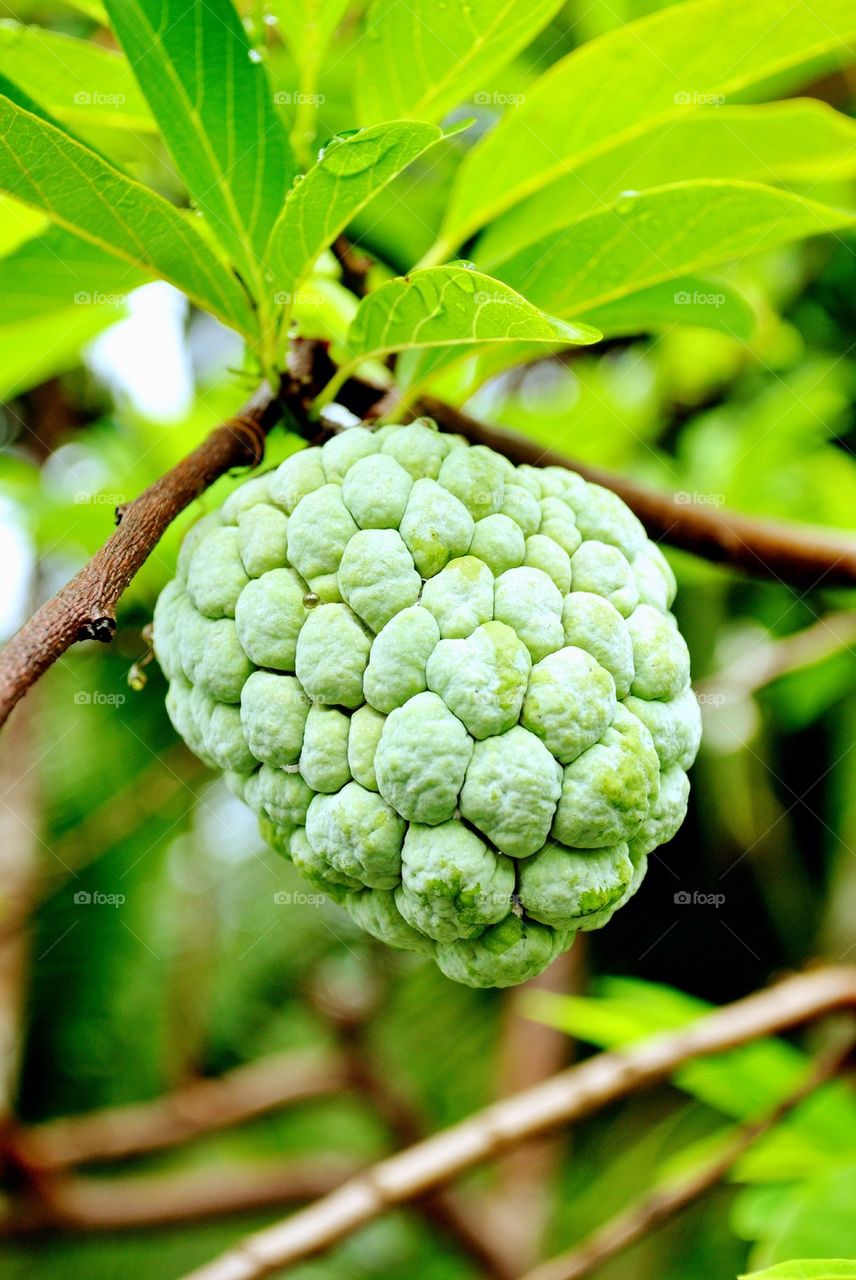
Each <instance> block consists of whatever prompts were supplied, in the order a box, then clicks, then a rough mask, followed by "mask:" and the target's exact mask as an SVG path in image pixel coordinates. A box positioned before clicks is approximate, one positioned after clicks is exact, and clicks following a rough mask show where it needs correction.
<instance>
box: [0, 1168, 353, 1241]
mask: <svg viewBox="0 0 856 1280" xmlns="http://www.w3.org/2000/svg"><path fill="white" fill-rule="evenodd" d="M356 1167H357V1165H356V1163H355V1161H353V1160H352V1159H349V1158H347V1157H345V1156H342V1155H336V1154H333V1153H330V1154H326V1155H318V1156H312V1157H311V1158H295V1159H292V1160H287V1161H280V1162H273V1161H259V1162H255V1163H247V1162H243V1161H241V1162H238V1161H232V1162H229V1163H228V1164H225V1165H223V1164H220V1165H218V1166H217V1167H216V1168H209V1169H193V1170H186V1171H185V1170H182V1171H181V1172H175V1173H173V1172H171V1173H161V1174H137V1175H134V1176H129V1177H123V1178H91V1177H78V1176H76V1175H67V1174H62V1175H60V1176H58V1177H46V1178H44V1179H42V1180H40V1181H39V1182H38V1183H37V1184H35V1185H34V1187H33V1191H32V1192H31V1193H30V1194H29V1195H28V1196H26V1197H25V1198H24V1199H23V1200H15V1201H13V1202H12V1209H11V1211H10V1212H9V1213H8V1214H6V1213H4V1214H3V1215H0V1238H3V1237H5V1236H19V1235H30V1234H32V1233H38V1234H41V1233H43V1232H44V1231H46V1230H51V1231H69V1230H71V1231H76V1232H77V1231H87V1232H89V1231H96V1232H97V1231H119V1230H133V1229H140V1228H145V1227H161V1226H167V1225H169V1224H170V1223H175V1222H192V1221H196V1220H199V1219H204V1218H215V1217H226V1216H228V1215H230V1214H236V1213H245V1212H248V1211H250V1210H253V1209H264V1208H271V1207H278V1208H282V1207H285V1206H287V1205H293V1204H305V1203H306V1201H307V1200H312V1199H314V1198H315V1197H316V1196H322V1195H325V1194H326V1193H327V1192H329V1191H331V1190H332V1189H334V1188H335V1187H337V1186H340V1185H341V1183H342V1181H343V1179H345V1178H347V1177H349V1176H351V1175H352V1174H353V1173H354V1171H355V1168H356Z"/></svg>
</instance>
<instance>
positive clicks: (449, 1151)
mask: <svg viewBox="0 0 856 1280" xmlns="http://www.w3.org/2000/svg"><path fill="white" fill-rule="evenodd" d="M853 1008H856V967H843V966H842V967H829V968H823V969H818V970H816V971H814V972H809V973H805V974H801V975H799V976H796V977H792V978H789V979H787V980H785V981H783V982H780V983H779V984H777V985H776V986H774V987H771V988H770V989H769V990H766V991H762V992H758V993H755V994H754V995H751V996H748V997H746V998H745V999H743V1000H739V1001H737V1002H736V1003H735V1004H732V1005H727V1006H725V1007H724V1008H722V1009H719V1010H717V1011H715V1012H713V1013H710V1014H708V1015H706V1016H705V1017H703V1018H700V1019H698V1021H696V1022H694V1023H693V1024H692V1025H691V1026H689V1027H686V1028H684V1029H682V1030H681V1031H678V1032H676V1033H674V1034H670V1035H660V1036H656V1037H653V1038H651V1039H649V1040H646V1041H644V1042H642V1043H640V1044H637V1045H633V1046H631V1047H630V1048H628V1049H627V1050H626V1051H625V1052H623V1053H605V1054H599V1055H597V1056H596V1057H594V1058H590V1059H589V1060H588V1061H586V1062H584V1063H582V1064H580V1065H579V1066H574V1067H570V1068H568V1070H566V1071H562V1072H559V1073H558V1074H557V1075H555V1076H552V1077H551V1078H550V1079H549V1080H546V1081H544V1082H543V1083H542V1084H539V1085H536V1086H535V1087H534V1088H531V1089H527V1090H525V1091H524V1092H522V1093H517V1094H515V1095H513V1096H512V1097H510V1098H506V1099H504V1100H503V1101H501V1102H497V1103H494V1104H493V1105H492V1106H490V1107H488V1108H487V1109H486V1110H484V1111H481V1112H478V1113H477V1114H475V1115H473V1116H470V1117H469V1118H468V1119H466V1120H464V1121H463V1122H462V1123H460V1124H457V1125H454V1126H453V1127H452V1128H450V1129H446V1130H444V1131H442V1132H441V1133H437V1134H435V1135H434V1136H433V1137H430V1138H428V1139H427V1140H425V1141H424V1142H420V1143H417V1144H416V1145H415V1146H411V1147H410V1148H409V1149H407V1150H404V1151H401V1152H399V1154H397V1155H395V1156H392V1157H390V1158H389V1159H387V1160H383V1161H381V1163H380V1164H377V1165H375V1166H374V1168H372V1169H370V1170H368V1171H367V1172H365V1173H362V1174H359V1175H357V1177H355V1178H352V1179H351V1180H350V1181H348V1182H346V1183H345V1184H344V1185H343V1186H342V1187H340V1188H339V1189H338V1190H336V1191H334V1192H332V1193H331V1194H330V1195H328V1196H326V1197H324V1199H322V1200H319V1201H318V1202H317V1203H315V1204H313V1205H310V1206H309V1207H308V1208H307V1209H304V1210H302V1211H300V1212H298V1213H296V1214H294V1215H293V1216H292V1217H291V1218H288V1219H286V1220H285V1221H284V1222H280V1223H277V1224H276V1225H274V1226H272V1227H269V1228H267V1229H266V1230H264V1231H261V1232H258V1233H257V1234H255V1235H252V1236H249V1237H248V1238H247V1239H245V1240H244V1241H243V1242H242V1243H241V1244H239V1245H238V1246H237V1247H236V1248H234V1249H229V1250H228V1251H227V1252H226V1253H224V1254H222V1255H221V1256H220V1257H219V1258H217V1259H215V1260H214V1261H213V1262H211V1263H209V1264H208V1265H207V1266H203V1267H201V1268H199V1269H198V1270H197V1271H194V1272H193V1273H192V1275H191V1276H188V1277H186V1280H257V1277H261V1276H266V1275H270V1274H271V1273H272V1272H274V1271H279V1270H281V1269H285V1268H288V1267H291V1266H293V1265H294V1264H295V1263H297V1262H301V1261H303V1260H304V1259H306V1258H309V1257H312V1256H314V1255H316V1254H318V1253H321V1252H323V1251H324V1250H325V1249H328V1248H330V1247H331V1246H332V1245H334V1244H336V1243H338V1241H340V1240H343V1239H344V1238H345V1237H346V1236H348V1235H350V1234H352V1233H353V1232H355V1231H357V1230H359V1229H360V1228H361V1227H364V1226H366V1225H367V1224H368V1223H370V1222H372V1221H374V1220H375V1219H376V1218H378V1217H380V1216H381V1215H382V1214H384V1213H385V1212H387V1210H389V1209H391V1208H393V1207H394V1206H396V1205H400V1204H403V1203H405V1202H407V1201H410V1200H414V1199H416V1198H418V1197H421V1196H424V1195H426V1194H427V1193H428V1192H431V1191H433V1190H435V1189H436V1188H437V1187H440V1186H443V1185H445V1184H447V1183H448V1182H450V1181H452V1180H453V1179H455V1178H457V1177H459V1176H460V1175H461V1174H463V1173H465V1172H467V1171H468V1170H470V1169H472V1168H474V1167H475V1166H477V1165H480V1164H483V1163H485V1162H486V1161H488V1160H492V1159H495V1158H496V1157H497V1156H498V1155H501V1154H502V1153H503V1152H505V1151H508V1150H510V1149H511V1148H513V1147H515V1146H517V1145H518V1144H519V1143H521V1142H524V1141H526V1140H527V1139H529V1138H532V1137H535V1136H537V1135H539V1134H545V1133H549V1132H551V1131H553V1130H555V1129H557V1128H558V1127H559V1126H560V1125H567V1124H571V1123H574V1122H576V1121H578V1120H580V1119H581V1118H582V1117H584V1116H588V1115H591V1114H592V1113H593V1112H595V1111H597V1110H599V1109H600V1108H601V1107H603V1106H605V1105H606V1104H607V1103H610V1102H613V1101H615V1100H616V1099H617V1098H621V1097H625V1096H626V1095H627V1094H630V1093H634V1092H636V1091H637V1090H639V1089H643V1088H645V1087H649V1086H651V1085H654V1084H657V1083H658V1082H660V1081H663V1080H665V1079H667V1078H668V1077H669V1076H670V1075H671V1074H672V1073H673V1072H674V1071H675V1070H676V1069H677V1068H678V1067H680V1066H682V1065H683V1064H684V1063H686V1062H688V1061H691V1060H692V1059H695V1058H699V1057H703V1056H705V1055H707V1054H712V1053H722V1052H723V1051H725V1050H727V1049H733V1048H736V1047H737V1046H739V1045H742V1044H747V1043H749V1042H751V1041H753V1040H757V1039H759V1038H760V1037H762V1036H765V1035H771V1034H775V1033H777V1032H781V1031H784V1030H786V1029H788V1028H790V1027H794V1026H797V1025H800V1024H803V1023H805V1022H808V1021H813V1020H815V1019H817V1018H821V1017H823V1016H824V1015H826V1014H829V1013H831V1012H834V1011H836V1010H841V1009H853Z"/></svg>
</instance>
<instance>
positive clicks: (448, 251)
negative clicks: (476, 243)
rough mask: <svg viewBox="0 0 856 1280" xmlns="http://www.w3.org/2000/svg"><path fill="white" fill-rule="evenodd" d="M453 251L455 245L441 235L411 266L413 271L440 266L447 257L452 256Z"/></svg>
mask: <svg viewBox="0 0 856 1280" xmlns="http://www.w3.org/2000/svg"><path fill="white" fill-rule="evenodd" d="M454 252H455V246H454V245H453V244H450V243H449V241H448V240H444V239H443V238H442V236H441V237H440V238H439V239H438V240H435V241H434V243H433V244H432V246H431V248H430V249H429V250H428V251H427V252H426V253H424V254H423V255H422V257H421V258H420V259H419V261H418V262H417V264H416V266H415V267H414V268H413V270H414V271H423V270H424V269H425V268H426V267H440V266H442V265H443V263H444V262H446V261H447V259H449V258H451V257H452V254H453V253H454Z"/></svg>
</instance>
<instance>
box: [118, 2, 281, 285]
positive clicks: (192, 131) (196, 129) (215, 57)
mask: <svg viewBox="0 0 856 1280" xmlns="http://www.w3.org/2000/svg"><path fill="white" fill-rule="evenodd" d="M107 11H108V13H109V15H110V21H111V24H112V26H113V29H114V30H115V32H116V35H117V36H118V38H119V40H120V42H121V44H122V46H123V48H124V49H125V52H126V53H127V55H128V58H129V61H130V63H131V66H132V67H133V70H134V74H135V75H136V77H137V79H138V80H139V82H140V86H141V88H142V90H143V93H144V94H145V95H146V98H147V99H148V102H149V106H150V107H151V110H152V114H153V115H154V117H155V119H156V120H157V122H158V125H159V126H160V129H161V132H162V133H163V136H164V139H165V140H166V144H167V146H168V147H169V150H170V153H171V154H172V158H173V160H174V161H175V165H176V168H177V169H178V171H179V173H180V175H181V177H182V179H183V180H184V182H185V184H186V186H187V189H188V191H189V192H190V195H191V197H192V199H193V200H194V202H195V204H196V205H197V206H198V208H199V209H201V210H202V211H203V213H204V214H205V215H206V217H207V218H208V220H209V222H210V224H211V229H212V231H213V232H214V234H215V235H216V236H217V238H218V239H219V240H220V242H221V243H222V244H223V246H224V247H225V248H226V249H227V251H228V252H229V254H230V256H231V258H232V260H233V261H234V262H235V263H236V265H238V266H239V267H240V268H241V269H242V270H243V271H244V272H245V273H246V275H247V277H248V281H249V279H251V278H256V279H257V278H258V266H257V256H258V255H261V254H262V252H263V251H264V248H265V245H266V244H267V240H268V237H269V235H270V231H271V227H272V226H273V224H274V221H275V219H276V217H277V214H278V213H279V210H280V207H281V205H282V201H283V199H284V198H285V193H286V191H287V189H288V185H289V183H290V181H291V178H292V175H293V165H292V161H291V157H290V155H289V154H288V151H287V142H286V139H285V135H284V133H283V130H282V126H281V124H280V121H279V117H278V115H277V113H276V109H275V107H274V101H273V94H272V91H271V88H270V85H269V84H268V80H267V75H266V74H265V70H264V67H263V66H261V65H260V64H259V63H258V62H257V61H255V60H254V56H253V55H254V51H253V50H252V49H251V47H250V44H249V41H248V39H247V36H246V33H245V31H244V28H243V27H242V25H241V22H240V20H239V18H238V15H237V13H236V12H235V9H234V7H233V6H232V4H231V3H230V0H205V3H202V0H194V3H191V4H188V3H187V2H186V0H108V3H107ZM255 57H256V58H257V57H258V55H255Z"/></svg>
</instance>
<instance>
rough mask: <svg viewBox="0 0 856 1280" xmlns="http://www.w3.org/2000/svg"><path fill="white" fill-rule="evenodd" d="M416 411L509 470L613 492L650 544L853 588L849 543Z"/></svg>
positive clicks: (447, 415)
mask: <svg viewBox="0 0 856 1280" xmlns="http://www.w3.org/2000/svg"><path fill="white" fill-rule="evenodd" d="M420 408H421V409H423V410H424V412H425V413H427V414H430V416H431V417H432V418H435V419H436V421H437V422H438V423H439V424H440V425H441V426H443V427H445V428H446V429H447V430H449V431H456V432H459V433H460V434H461V435H463V436H466V438H467V439H468V440H471V441H472V442H473V443H474V444H486V445H489V446H490V448H492V449H496V451H497V452H498V453H503V454H505V456H506V457H507V458H510V459H511V461H512V462H514V463H521V462H528V463H530V464H531V465H533V466H541V467H547V466H558V467H568V468H570V469H571V470H573V471H578V472H579V474H580V475H581V476H584V477H585V478H586V479H587V480H592V481H594V482H595V483H596V484H601V485H603V486H604V487H605V488H607V489H612V490H613V492H614V493H617V494H618V496H619V497H620V498H623V499H624V501H625V502H626V503H627V505H628V507H630V509H631V510H632V511H635V512H636V515H637V516H638V517H639V519H640V520H641V521H642V523H643V525H644V526H645V528H646V530H647V531H648V533H649V535H650V536H651V537H652V538H654V539H662V540H663V541H664V542H667V543H669V545H670V546H673V547H680V548H681V549H682V550H683V551H690V552H692V554H693V555H696V556H701V557H702V558H703V559H705V560H710V561H712V562H713V563H714V564H727V565H730V566H731V568H733V569H739V570H741V571H742V572H744V573H748V574H751V575H753V576H755V577H762V578H774V579H777V580H778V581H780V582H783V583H787V584H789V585H792V586H799V587H819V586H824V587H841V586H850V587H852V586H856V537H852V536H850V537H842V536H841V535H838V534H835V533H830V532H829V531H828V530H826V529H823V528H818V527H814V526H811V525H798V524H789V523H786V522H785V521H774V520H760V519H755V518H753V517H751V516H743V515H740V514H738V513H737V512H736V511H728V510H727V509H724V508H718V507H716V506H713V505H708V504H705V503H698V502H693V501H682V498H683V497H684V496H685V495H678V494H674V493H664V492H662V491H658V490H656V489H651V488H649V487H648V486H647V485H642V484H639V483H637V482H636V481H635V480H631V479H628V478H627V477H626V476H622V475H618V474H616V473H615V472H613V471H604V470H602V469H601V468H600V467H592V466H589V464H588V463H586V462H576V461H574V460H573V459H571V458H568V457H567V456H566V455H564V454H562V453H557V452H556V451H555V450H553V449H546V448H544V446H543V445H540V444H537V443H536V442H535V441H533V440H529V439H527V438H526V437H525V436H521V435H518V434H517V433H516V432H512V431H507V430H505V429H504V428H501V427H493V426H489V425H488V424H487V423H484V422H479V421H478V420H477V419H476V418H471V417H470V416H469V415H468V414H465V413H461V412H460V410H458V409H452V408H450V406H448V405H446V404H444V403H443V402H442V401H440V400H434V399H433V398H432V397H428V396H426V397H423V399H422V400H421V401H420ZM686 496H687V497H690V498H691V497H692V495H686Z"/></svg>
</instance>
